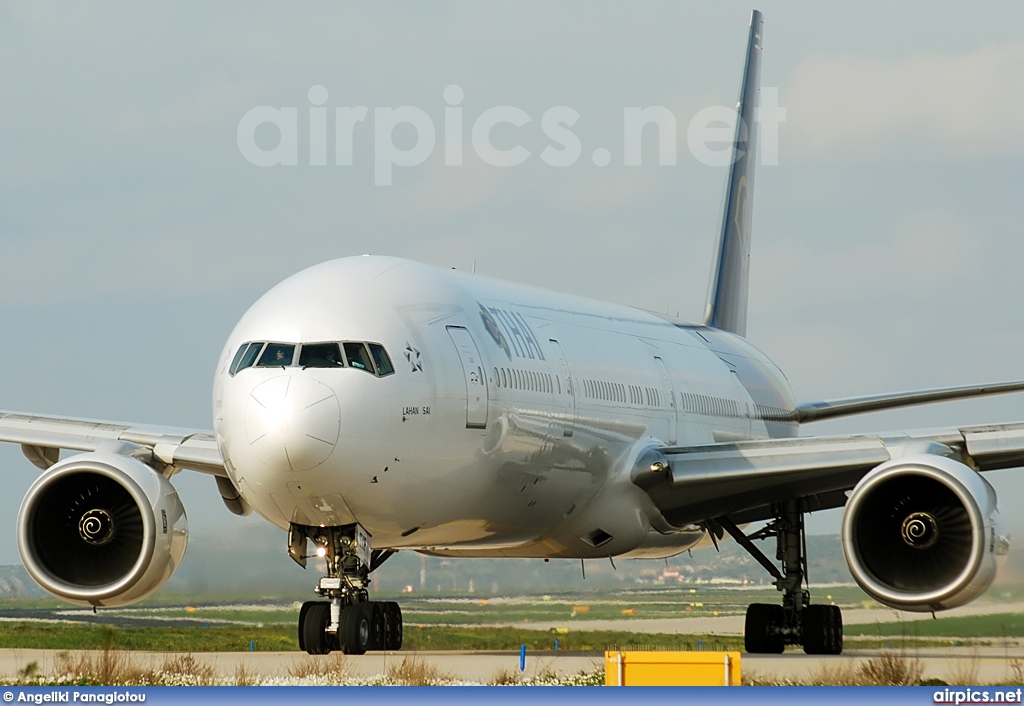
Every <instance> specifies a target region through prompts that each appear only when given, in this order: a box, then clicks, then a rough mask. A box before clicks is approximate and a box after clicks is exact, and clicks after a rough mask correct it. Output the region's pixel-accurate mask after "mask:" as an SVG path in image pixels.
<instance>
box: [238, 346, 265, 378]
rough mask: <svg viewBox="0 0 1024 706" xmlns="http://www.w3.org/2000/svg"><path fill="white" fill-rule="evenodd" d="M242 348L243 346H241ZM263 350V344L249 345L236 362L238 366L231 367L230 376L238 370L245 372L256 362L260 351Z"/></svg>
mask: <svg viewBox="0 0 1024 706" xmlns="http://www.w3.org/2000/svg"><path fill="white" fill-rule="evenodd" d="M243 347H244V346H243ZM261 350H263V343H250V344H249V347H248V348H246V349H245V353H244V354H243V355H242V357H241V358H240V359H239V361H238V366H237V367H235V366H232V367H233V370H232V371H231V374H232V375H234V374H235V373H237V372H238V371H239V370H245V369H246V368H249V367H251V366H252V364H253V363H255V362H256V358H257V357H258V356H259V354H260V351H261Z"/></svg>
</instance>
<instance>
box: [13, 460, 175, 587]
mask: <svg viewBox="0 0 1024 706" xmlns="http://www.w3.org/2000/svg"><path fill="white" fill-rule="evenodd" d="M187 542H188V524H187V520H186V518H185V509H184V508H183V507H182V505H181V501H180V500H179V499H178V493H177V491H175V490H174V487H173V486H172V485H171V484H170V483H169V482H168V481H167V479H166V478H164V477H163V476H161V475H160V474H159V473H157V472H156V471H154V470H153V469H152V468H150V467H149V466H147V465H146V464H144V463H143V462H141V461H139V460H138V459H136V458H133V457H130V456H123V455H120V454H114V453H100V452H96V453H85V454H79V455H77V456H72V457H71V458H69V459H67V460H66V461H62V462H60V463H57V464H55V465H54V466H52V467H51V468H50V469H49V470H47V471H46V472H45V473H43V474H42V475H41V476H40V477H39V478H38V479H36V482H35V483H33V484H32V487H31V488H29V491H28V493H27V494H26V495H25V499H24V500H23V501H22V504H21V510H20V512H19V515H18V549H19V551H20V552H21V558H22V561H24V563H25V568H26V570H27V571H28V572H29V574H30V575H31V576H32V578H33V579H35V580H36V582H38V583H39V585H40V586H42V587H43V588H44V589H46V590H47V591H49V592H50V593H52V594H54V595H55V596H57V597H59V598H63V599H64V600H67V601H70V602H72V603H78V604H80V605H92V606H100V605H103V606H117V605H125V604H128V603H133V602H135V601H138V600H140V599H142V598H144V597H146V596H148V595H149V594H150V593H152V592H153V591H155V590H156V589H158V588H159V587H160V586H162V585H163V584H164V582H166V581H167V579H168V578H170V576H171V574H172V573H173V572H174V570H175V568H177V566H178V564H179V563H180V562H181V558H182V556H184V553H185V546H186V544H187Z"/></svg>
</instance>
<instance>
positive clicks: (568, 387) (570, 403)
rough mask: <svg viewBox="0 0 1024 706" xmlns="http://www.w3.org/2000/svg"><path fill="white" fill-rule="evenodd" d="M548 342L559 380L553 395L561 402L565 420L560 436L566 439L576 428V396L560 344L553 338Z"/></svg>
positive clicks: (570, 373)
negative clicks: (556, 366)
mask: <svg viewBox="0 0 1024 706" xmlns="http://www.w3.org/2000/svg"><path fill="white" fill-rule="evenodd" d="M548 342H549V343H551V350H553V351H554V352H555V357H556V358H558V372H559V378H558V380H557V384H556V386H555V394H556V395H558V396H559V398H560V399H561V400H563V403H562V407H563V409H564V410H565V414H566V419H565V423H564V424H563V425H562V436H566V437H568V436H572V430H573V427H575V426H576V394H575V391H574V390H573V387H572V372H571V371H570V370H569V363H568V361H566V359H565V353H564V352H563V351H562V344H561V343H559V342H558V341H556V340H555V339H553V338H551V339H548Z"/></svg>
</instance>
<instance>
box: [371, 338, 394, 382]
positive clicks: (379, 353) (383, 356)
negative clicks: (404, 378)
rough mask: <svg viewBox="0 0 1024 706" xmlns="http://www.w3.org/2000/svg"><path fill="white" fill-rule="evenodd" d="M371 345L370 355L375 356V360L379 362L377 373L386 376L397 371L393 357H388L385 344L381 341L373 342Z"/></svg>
mask: <svg viewBox="0 0 1024 706" xmlns="http://www.w3.org/2000/svg"><path fill="white" fill-rule="evenodd" d="M369 345H370V355H372V356H373V362H374V363H376V364H377V374H378V375H380V376H381V377H384V376H385V375H390V374H391V373H393V372H395V368H394V366H393V365H391V359H390V358H389V357H388V352H387V351H386V350H384V346H382V345H380V344H379V343H371V344H369Z"/></svg>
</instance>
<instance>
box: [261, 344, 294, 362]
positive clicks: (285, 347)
mask: <svg viewBox="0 0 1024 706" xmlns="http://www.w3.org/2000/svg"><path fill="white" fill-rule="evenodd" d="M294 357H295V346H293V345H291V344H288V343H268V344H267V347H266V348H265V349H264V350H263V355H261V356H260V360H259V362H258V363H256V367H257V368H276V367H282V368H284V367H287V366H289V365H291V364H292V358H294Z"/></svg>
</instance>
